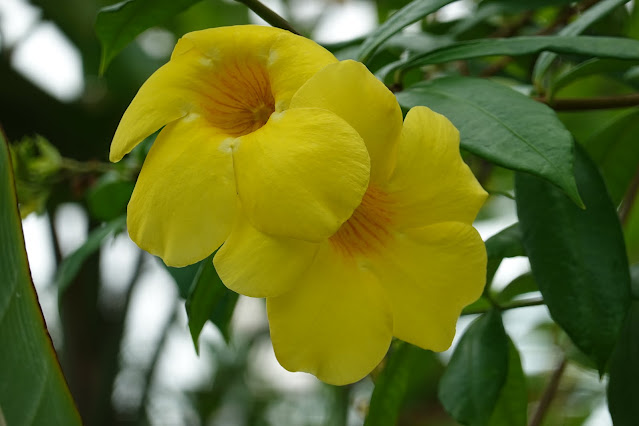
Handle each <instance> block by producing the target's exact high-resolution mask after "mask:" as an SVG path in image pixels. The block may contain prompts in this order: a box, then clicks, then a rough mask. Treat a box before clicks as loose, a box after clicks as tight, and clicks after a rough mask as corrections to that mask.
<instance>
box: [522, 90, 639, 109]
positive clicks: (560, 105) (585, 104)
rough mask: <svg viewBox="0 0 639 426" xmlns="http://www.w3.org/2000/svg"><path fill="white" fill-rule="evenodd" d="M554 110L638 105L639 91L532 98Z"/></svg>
mask: <svg viewBox="0 0 639 426" xmlns="http://www.w3.org/2000/svg"><path fill="white" fill-rule="evenodd" d="M534 99H535V100H536V101H538V102H541V103H544V104H546V105H548V106H549V107H551V108H552V109H554V110H555V111H584V110H592V109H612V108H626V107H633V106H637V105H639V93H631V94H629V95H619V96H602V97H597V98H564V99H552V100H548V99H545V98H540V97H537V98H534Z"/></svg>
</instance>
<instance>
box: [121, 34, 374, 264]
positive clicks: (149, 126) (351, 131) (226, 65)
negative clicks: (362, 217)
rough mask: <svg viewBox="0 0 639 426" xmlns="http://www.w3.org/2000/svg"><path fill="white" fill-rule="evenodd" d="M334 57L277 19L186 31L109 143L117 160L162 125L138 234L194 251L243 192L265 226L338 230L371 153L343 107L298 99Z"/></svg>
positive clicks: (220, 235) (178, 250) (304, 235)
mask: <svg viewBox="0 0 639 426" xmlns="http://www.w3.org/2000/svg"><path fill="white" fill-rule="evenodd" d="M336 62H337V60H336V59H335V57H334V56H333V55H332V54H331V53H329V52H328V51H327V50H325V49H324V48H322V47H320V46H319V45H317V44H315V43H314V42H312V41H310V40H308V39H305V38H303V37H299V36H296V35H294V34H291V33H289V32H287V31H283V30H280V29H276V28H270V27H260V26H237V27H226V28H215V29H209V30H203V31H198V32H193V33H189V34H186V35H185V36H184V37H182V38H181V39H180V40H179V41H178V43H177V45H176V47H175V49H174V51H173V54H172V56H171V59H170V61H169V62H168V63H167V64H166V65H164V66H163V67H161V68H160V69H159V70H157V71H156V72H155V73H154V74H153V75H152V76H151V77H150V78H149V79H148V80H147V81H146V82H145V83H144V85H143V86H142V87H141V88H140V90H139V92H138V94H137V95H136V96H135V98H134V99H133V101H132V102H131V104H130V106H129V108H128V109H127V111H126V112H125V114H124V116H123V117H122V120H121V122H120V125H119V126H118V129H117V130H116V133H115V136H114V139H113V143H112V145H111V153H110V159H111V160H112V161H119V160H120V159H121V158H122V157H123V156H124V155H125V154H127V153H128V152H129V151H131V150H132V149H133V148H134V147H135V146H136V145H137V144H138V143H139V142H140V141H141V140H143V139H144V138H145V137H147V136H149V135H150V134H152V133H154V132H155V131H157V130H158V129H160V128H162V130H161V132H160V133H159V135H158V136H157V139H156V140H155V143H154V144H153V146H152V148H151V151H150V152H149V154H148V156H147V158H146V160H145V162H144V166H143V168H142V171H141V173H140V176H139V178H138V181H137V184H136V186H135V190H134V192H133V195H132V197H131V201H130V203H129V206H128V212H127V224H128V229H129V234H130V235H131V238H132V239H133V240H134V241H135V242H136V243H137V244H138V245H139V246H140V247H142V248H143V249H145V250H147V251H149V252H151V253H153V254H155V255H158V256H160V257H161V258H162V259H163V260H164V261H165V263H167V264H168V265H172V266H185V265H188V264H191V263H194V262H196V261H198V260H201V259H203V258H205V257H206V256H208V255H210V254H211V253H212V252H213V251H214V250H215V249H217V248H218V247H219V246H220V245H221V244H222V242H223V241H224V240H225V238H226V237H227V235H228V233H229V232H230V229H231V225H232V223H233V222H234V220H235V218H236V216H237V206H238V202H237V201H238V199H239V201H240V202H241V205H242V209H243V214H244V215H245V217H246V219H247V220H248V221H249V222H250V223H251V224H252V226H254V227H255V228H256V229H259V230H260V231H261V232H264V233H266V234H269V235H277V236H282V237H289V238H295V239H297V240H306V241H314V242H319V241H323V240H325V239H326V238H328V237H329V236H330V235H332V234H334V233H335V232H336V231H337V229H339V227H340V226H341V225H342V224H343V223H344V222H345V221H346V220H347V219H348V218H349V217H350V216H351V215H352V213H353V211H354V209H355V208H356V207H357V205H358V204H359V203H360V202H361V199H362V197H363V196H364V193H365V191H366V188H367V185H368V182H369V177H370V159H369V155H368V152H367V150H366V146H365V144H364V141H363V140H362V136H360V133H358V131H357V129H356V128H354V127H353V126H352V125H349V124H348V123H347V121H346V120H345V118H343V117H341V116H340V114H339V113H337V112H338V111H331V110H328V109H325V108H322V107H321V105H313V104H311V103H304V102H301V101H300V102H299V103H298V104H297V105H295V106H294V105H292V99H293V97H294V95H295V94H296V93H297V92H298V91H299V89H300V87H302V86H303V85H304V84H305V83H307V82H308V81H309V79H310V78H311V77H312V76H314V75H315V74H316V73H317V72H318V71H320V70H321V69H323V68H324V67H326V66H327V65H330V64H334V63H336ZM349 84H351V85H357V84H359V83H358V82H357V81H350V83H349ZM321 90H322V91H324V92H331V91H333V88H331V87H329V86H324V87H321ZM382 101H383V100H382ZM367 124H368V123H367ZM382 127H384V123H383V122H379V123H377V125H376V128H382Z"/></svg>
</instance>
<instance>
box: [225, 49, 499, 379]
mask: <svg viewBox="0 0 639 426" xmlns="http://www.w3.org/2000/svg"><path fill="white" fill-rule="evenodd" d="M351 81H358V83H357V85H352V84H351V83H350V82H351ZM326 87H331V88H332V90H330V91H326V90H325V88H326ZM291 107H304V108H320V109H322V110H328V111H332V112H334V113H335V114H337V115H339V116H340V117H342V118H344V120H346V121H347V122H348V123H349V124H350V125H351V126H352V127H353V128H355V129H356V130H357V131H358V132H359V134H360V135H361V136H362V138H363V140H364V141H365V142H366V146H367V148H368V152H369V153H370V160H371V178H370V183H369V185H368V186H367V190H366V193H365V195H364V197H363V199H362V202H361V203H360V204H359V206H358V207H357V209H356V210H355V211H354V213H353V214H352V215H351V216H350V218H349V219H348V220H347V221H346V222H345V223H344V224H343V225H342V226H341V227H340V228H339V229H338V230H337V231H336V232H335V233H333V234H332V235H330V236H328V237H327V238H325V239H323V240H322V241H317V242H309V241H303V240H301V239H294V238H284V237H278V236H273V235H268V234H266V233H263V232H260V231H259V230H258V229H256V228H255V227H254V226H252V225H251V223H250V220H248V219H247V215H246V214H244V213H243V212H244V209H243V208H240V214H239V216H238V219H237V220H236V221H235V223H234V225H233V229H232V231H231V233H230V235H229V237H228V239H227V240H226V242H225V243H224V245H223V246H222V247H221V248H220V250H219V251H218V253H217V254H216V256H215V259H214V263H215V267H216V269H217V271H218V273H219V275H220V277H221V279H222V281H223V282H224V283H225V284H226V285H227V286H228V287H229V288H230V289H232V290H235V291H237V292H239V293H241V294H245V295H248V296H254V297H266V298H267V312H268V319H269V323H270V331H271V338H272V341H273V347H274V349H275V354H276V356H277V358H278V360H279V362H280V363H281V364H282V366H284V367H285V368H286V369H288V370H291V371H306V372H310V373H312V374H314V375H316V376H317V377H318V378H320V379H321V380H323V381H325V382H328V383H332V384H338V385H341V384H346V383H352V382H355V381H357V380H359V379H361V378H363V377H364V376H366V375H367V374H368V373H369V372H370V371H371V370H372V369H373V368H374V367H375V366H376V365H377V364H378V363H379V362H380V361H381V360H382V358H383V357H384V355H385V354H386V352H387V350H388V347H389V344H390V342H391V339H392V337H393V336H395V337H397V338H399V339H402V340H404V341H407V342H410V343H412V344H415V345H417V346H419V347H422V348H425V349H431V350H435V351H443V350H445V349H447V348H448V347H449V346H450V344H451V342H452V339H453V336H454V334H455V324H456V320H457V318H458V316H459V314H460V311H461V309H462V308H463V307H464V306H466V305H468V304H470V303H471V302H473V301H474V300H476V299H477V298H478V297H479V296H480V295H481V292H482V289H483V286H484V282H485V276H486V251H485V247H484V244H483V242H482V240H481V238H480V236H479V235H478V233H477V231H476V230H475V229H474V228H473V227H472V222H473V220H474V218H475V216H476V214H477V212H478V211H479V209H480V207H481V206H482V204H483V203H484V201H485V199H486V196H487V194H486V193H485V191H484V190H483V189H482V188H481V186H480V185H479V183H478V182H477V180H476V179H475V177H474V176H473V174H472V172H471V171H470V169H469V168H468V167H467V166H466V164H465V163H464V162H463V161H462V159H461V156H460V153H459V133H458V131H457V129H456V128H455V127H454V126H453V125H452V124H451V123H450V121H448V120H447V119H446V118H445V117H443V116H442V115H439V114H437V113H435V112H433V111H431V110H430V109H428V108H425V107H417V108H414V109H412V110H411V111H409V113H408V115H407V116H406V119H405V121H404V123H403V126H402V120H401V115H400V113H399V106H398V105H397V102H396V101H395V100H394V97H393V95H392V94H390V92H388V90H387V89H386V88H385V87H384V85H383V84H382V83H380V82H379V81H377V80H376V79H375V78H374V77H373V76H372V75H371V74H370V73H369V72H368V71H367V70H366V69H365V67H364V66H363V65H361V64H358V63H355V62H352V61H346V62H341V63H337V64H332V65H328V66H327V67H325V68H323V69H322V70H321V71H319V72H318V73H317V74H316V75H315V76H314V77H313V78H311V79H310V80H309V81H308V82H307V83H306V84H305V85H304V86H302V87H301V89H300V90H299V91H298V92H297V93H296V94H295V95H294V96H293V98H292V100H291ZM376 123H377V124H376ZM344 171H346V170H344ZM299 220H304V219H303V218H299Z"/></svg>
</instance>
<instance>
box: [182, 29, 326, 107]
mask: <svg viewBox="0 0 639 426" xmlns="http://www.w3.org/2000/svg"><path fill="white" fill-rule="evenodd" d="M193 48H195V49H196V50H198V51H199V52H200V53H201V54H203V55H205V56H207V57H208V58H211V59H212V60H213V61H216V62H223V61H225V60H229V58H232V59H233V60H237V59H241V60H247V59H255V60H257V61H258V62H259V64H260V65H263V66H265V67H266V69H267V72H268V75H269V80H270V84H271V87H272V90H273V94H274V97H275V109H276V111H283V110H284V109H286V108H288V104H289V103H290V100H291V97H292V96H293V94H294V93H295V92H296V91H297V90H298V89H299V88H300V86H302V84H304V83H305V82H306V80H308V79H309V78H311V77H312V76H313V74H315V73H316V72H318V71H319V70H321V69H322V68H324V67H325V66H326V65H328V64H331V63H334V62H337V59H335V56H333V54H332V53H330V52H329V51H328V50H326V49H324V48H323V47H322V46H320V45H319V44H317V43H315V42H314V41H311V40H309V39H307V38H304V37H301V36H298V35H295V34H293V33H291V32H289V31H285V30H281V29H279V28H273V27H266V26H259V25H239V26H233V27H222V28H211V29H207V30H202V31H194V32H192V33H188V34H186V35H184V37H182V38H181V39H180V41H179V42H178V45H177V46H176V48H175V51H174V53H173V56H174V57H175V56H179V55H181V54H184V53H186V52H189V51H190V50H191V49H193Z"/></svg>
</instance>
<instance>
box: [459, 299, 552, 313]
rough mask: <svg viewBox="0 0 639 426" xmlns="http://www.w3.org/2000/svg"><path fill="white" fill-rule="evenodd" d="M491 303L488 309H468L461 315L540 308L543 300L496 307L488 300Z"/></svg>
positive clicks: (523, 301)
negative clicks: (530, 307) (497, 310)
mask: <svg viewBox="0 0 639 426" xmlns="http://www.w3.org/2000/svg"><path fill="white" fill-rule="evenodd" d="M489 301H490V302H491V306H490V307H488V308H478V309H469V310H464V311H463V312H462V315H475V314H483V313H486V312H488V311H490V310H493V309H495V308H496V309H499V310H500V311H508V310H510V309H518V308H526V307H528V306H540V305H543V304H544V299H541V298H539V299H529V300H518V301H516V302H512V303H509V304H507V305H498V304H497V303H495V302H494V301H493V300H492V299H489Z"/></svg>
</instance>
